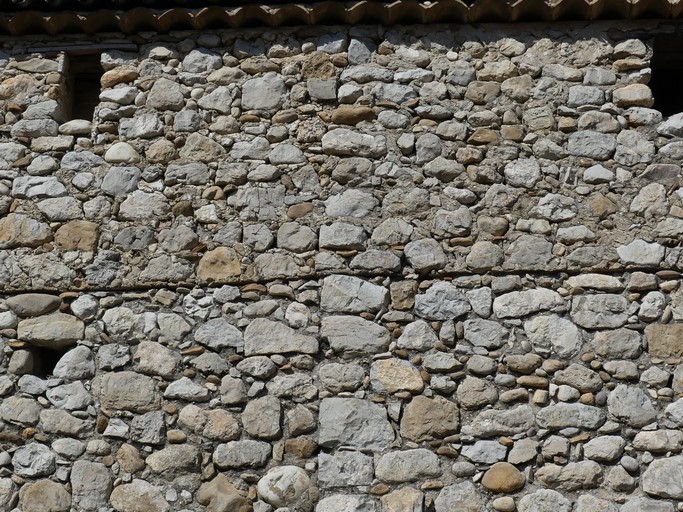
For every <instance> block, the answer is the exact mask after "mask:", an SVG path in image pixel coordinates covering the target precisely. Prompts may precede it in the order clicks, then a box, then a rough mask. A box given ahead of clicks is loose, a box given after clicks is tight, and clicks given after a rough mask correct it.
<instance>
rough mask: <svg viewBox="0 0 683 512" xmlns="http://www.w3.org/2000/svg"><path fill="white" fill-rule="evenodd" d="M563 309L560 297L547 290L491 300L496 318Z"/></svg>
mask: <svg viewBox="0 0 683 512" xmlns="http://www.w3.org/2000/svg"><path fill="white" fill-rule="evenodd" d="M564 308H565V301H564V300H563V299H562V297H561V296H560V295H559V294H558V293H557V292H555V291H553V290H550V289H548V288H536V289H533V290H526V291H522V292H510V293H506V294H504V295H501V296H500V297H496V298H495V299H494V300H493V312H494V313H495V314H496V315H497V316H498V318H518V317H522V316H527V315H529V314H531V313H538V312H539V311H547V310H560V309H564Z"/></svg>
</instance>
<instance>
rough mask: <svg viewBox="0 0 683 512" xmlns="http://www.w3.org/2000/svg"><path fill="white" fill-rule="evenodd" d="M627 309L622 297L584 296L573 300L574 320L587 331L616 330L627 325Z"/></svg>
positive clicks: (611, 295)
mask: <svg viewBox="0 0 683 512" xmlns="http://www.w3.org/2000/svg"><path fill="white" fill-rule="evenodd" d="M627 309H628V301H627V300H626V298H625V297H623V296H621V295H613V294H607V293H606V294H601V295H582V296H580V297H575V298H574V299H573V300H572V320H574V322H576V323H577V324H578V325H579V326H581V327H584V328H586V329H601V328H603V329H605V328H606V329H615V328H617V327H621V326H623V325H624V324H625V323H626V320H627V319H628V314H627Z"/></svg>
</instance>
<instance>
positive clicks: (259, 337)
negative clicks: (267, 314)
mask: <svg viewBox="0 0 683 512" xmlns="http://www.w3.org/2000/svg"><path fill="white" fill-rule="evenodd" d="M288 352H300V353H304V354H315V353H317V352H318V341H317V340H316V338H314V337H312V336H308V335H305V334H303V333H301V332H298V331H296V330H294V329H292V328H291V327H289V326H287V325H285V324H283V323H280V322H273V321H272V320H267V319H265V318H257V319H254V320H253V321H252V322H251V323H250V324H249V325H248V326H247V329H246V330H245V332H244V353H245V355H247V356H253V355H259V354H285V353H288Z"/></svg>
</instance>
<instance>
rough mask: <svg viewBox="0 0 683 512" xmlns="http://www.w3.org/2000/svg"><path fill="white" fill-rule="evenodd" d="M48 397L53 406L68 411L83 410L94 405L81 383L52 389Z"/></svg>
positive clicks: (77, 382) (47, 394) (48, 392)
mask: <svg viewBox="0 0 683 512" xmlns="http://www.w3.org/2000/svg"><path fill="white" fill-rule="evenodd" d="M46 396H47V399H48V400H49V401H50V403H51V404H52V405H54V406H55V407H59V408H60V409H66V410H67V411H77V410H82V409H85V408H86V407H88V406H89V405H90V404H91V403H92V397H91V396H90V393H88V391H87V390H86V389H85V387H84V386H83V383H82V382H80V381H76V382H72V383H70V384H62V385H60V386H55V387H53V388H50V389H49V390H48V391H47V393H46Z"/></svg>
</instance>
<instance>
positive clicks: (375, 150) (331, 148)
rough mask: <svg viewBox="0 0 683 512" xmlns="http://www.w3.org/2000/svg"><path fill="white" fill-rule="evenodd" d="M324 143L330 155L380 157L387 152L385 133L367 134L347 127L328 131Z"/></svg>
mask: <svg viewBox="0 0 683 512" xmlns="http://www.w3.org/2000/svg"><path fill="white" fill-rule="evenodd" d="M322 145H323V151H325V153H326V154H328V155H339V156H362V157H367V158H380V157H382V156H384V155H385V154H386V153H387V140H386V138H385V137H384V136H383V135H376V136H373V135H366V134H361V133H358V132H355V131H352V130H348V129H346V128H337V129H336V130H332V131H329V132H327V133H326V134H325V135H323V138H322Z"/></svg>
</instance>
